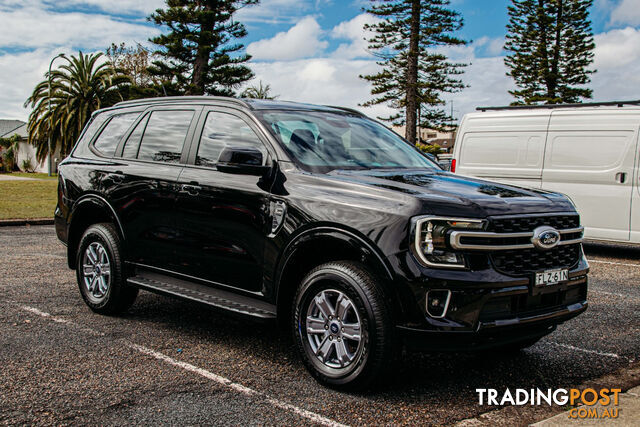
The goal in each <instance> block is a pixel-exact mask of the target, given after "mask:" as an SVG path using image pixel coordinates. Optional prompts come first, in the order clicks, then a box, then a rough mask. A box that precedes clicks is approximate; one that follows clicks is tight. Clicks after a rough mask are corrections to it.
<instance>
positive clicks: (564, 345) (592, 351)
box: [549, 341, 622, 359]
mask: <svg viewBox="0 0 640 427" xmlns="http://www.w3.org/2000/svg"><path fill="white" fill-rule="evenodd" d="M549 343H550V344H553V345H557V346H558V347H564V348H568V349H569V350H574V351H581V352H583V353H590V354H597V355H598V356H607V357H613V358H614V359H620V358H621V357H622V356H620V355H619V354H615V353H605V352H602V351H597V350H589V349H586V348H580V347H575V346H572V345H569V344H561V343H559V342H553V341H549Z"/></svg>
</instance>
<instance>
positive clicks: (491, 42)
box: [473, 36, 504, 56]
mask: <svg viewBox="0 0 640 427" xmlns="http://www.w3.org/2000/svg"><path fill="white" fill-rule="evenodd" d="M473 44H474V46H478V47H483V48H484V49H485V52H486V53H487V54H488V55H490V56H498V55H500V54H501V53H502V48H503V47H504V37H487V36H484V37H480V38H479V39H478V40H476V41H475V42H474V43H473Z"/></svg>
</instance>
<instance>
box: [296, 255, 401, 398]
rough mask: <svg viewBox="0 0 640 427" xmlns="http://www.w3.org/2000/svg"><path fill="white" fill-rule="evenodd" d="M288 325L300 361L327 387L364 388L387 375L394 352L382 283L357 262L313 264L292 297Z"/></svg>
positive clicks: (391, 320) (391, 319) (395, 349)
mask: <svg viewBox="0 0 640 427" xmlns="http://www.w3.org/2000/svg"><path fill="white" fill-rule="evenodd" d="M292 326H293V335H294V340H295V342H296V344H297V347H298V351H299V353H300V356H301V358H302V361H303V363H304V365H305V367H306V368H307V369H308V370H309V372H310V373H311V375H312V376H313V377H314V378H316V380H318V381H319V382H320V383H322V384H324V385H327V386H330V387H334V388H342V389H352V390H354V389H362V388H366V387H368V386H370V385H371V384H372V383H373V382H374V381H378V380H381V379H383V378H384V377H385V376H386V375H385V374H386V372H387V371H388V370H389V368H390V365H391V364H392V363H391V362H392V361H393V360H394V359H395V356H396V355H397V353H398V347H397V345H396V343H395V341H394V326H393V318H392V315H391V309H390V307H389V306H388V303H387V299H386V298H385V294H384V291H383V288H382V286H381V285H380V283H379V281H378V279H377V278H375V277H374V276H373V275H371V274H370V273H368V272H367V271H366V270H365V269H364V268H363V267H362V266H360V265H358V264H356V263H352V262H331V263H327V264H323V265H321V266H319V267H317V268H315V269H314V270H312V271H311V272H310V273H309V274H308V275H307V276H306V277H305V278H304V279H303V281H302V283H301V284H300V287H299V288H298V292H297V294H296V297H295V299H294V307H293V325H292Z"/></svg>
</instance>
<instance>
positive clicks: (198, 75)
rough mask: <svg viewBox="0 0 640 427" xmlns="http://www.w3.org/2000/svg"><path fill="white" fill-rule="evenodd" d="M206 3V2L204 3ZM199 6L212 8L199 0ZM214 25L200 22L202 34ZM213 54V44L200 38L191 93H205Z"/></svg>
mask: <svg viewBox="0 0 640 427" xmlns="http://www.w3.org/2000/svg"><path fill="white" fill-rule="evenodd" d="M202 3H204V4H202ZM198 7H202V8H203V9H205V10H211V7H210V5H209V4H208V2H198ZM212 26H213V23H212V22H201V23H200V34H202V31H205V30H207V29H209V28H210V27H212ZM210 55H211V46H210V45H209V44H208V43H205V41H204V40H202V38H200V39H199V40H198V51H197V53H196V58H195V61H194V63H193V74H192V75H191V89H190V90H189V95H204V90H205V87H204V79H205V73H206V72H207V68H208V65H209V56H210Z"/></svg>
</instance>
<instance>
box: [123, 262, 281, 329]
mask: <svg viewBox="0 0 640 427" xmlns="http://www.w3.org/2000/svg"><path fill="white" fill-rule="evenodd" d="M127 283H129V284H130V285H132V286H135V287H138V288H141V289H144V290H148V291H151V292H156V293H159V294H164V295H169V296H175V297H178V298H183V299H187V300H191V301H197V302H200V303H203V304H206V305H209V306H213V307H216V308H221V309H223V310H227V311H231V312H234V313H239V314H242V315H245V316H251V317H256V318H260V319H265V320H267V319H275V318H276V306H275V305H273V304H269V303H267V302H264V301H260V300H257V299H255V298H250V297H246V296H243V295H237V294H235V293H233V292H229V291H224V290H221V289H217V288H213V287H210V286H205V285H200V284H197V283H192V282H187V281H185V280H180V279H175V278H173V277H168V276H165V275H162V274H157V273H151V272H146V271H145V272H139V273H138V275H136V276H133V277H130V278H129V279H127Z"/></svg>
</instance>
